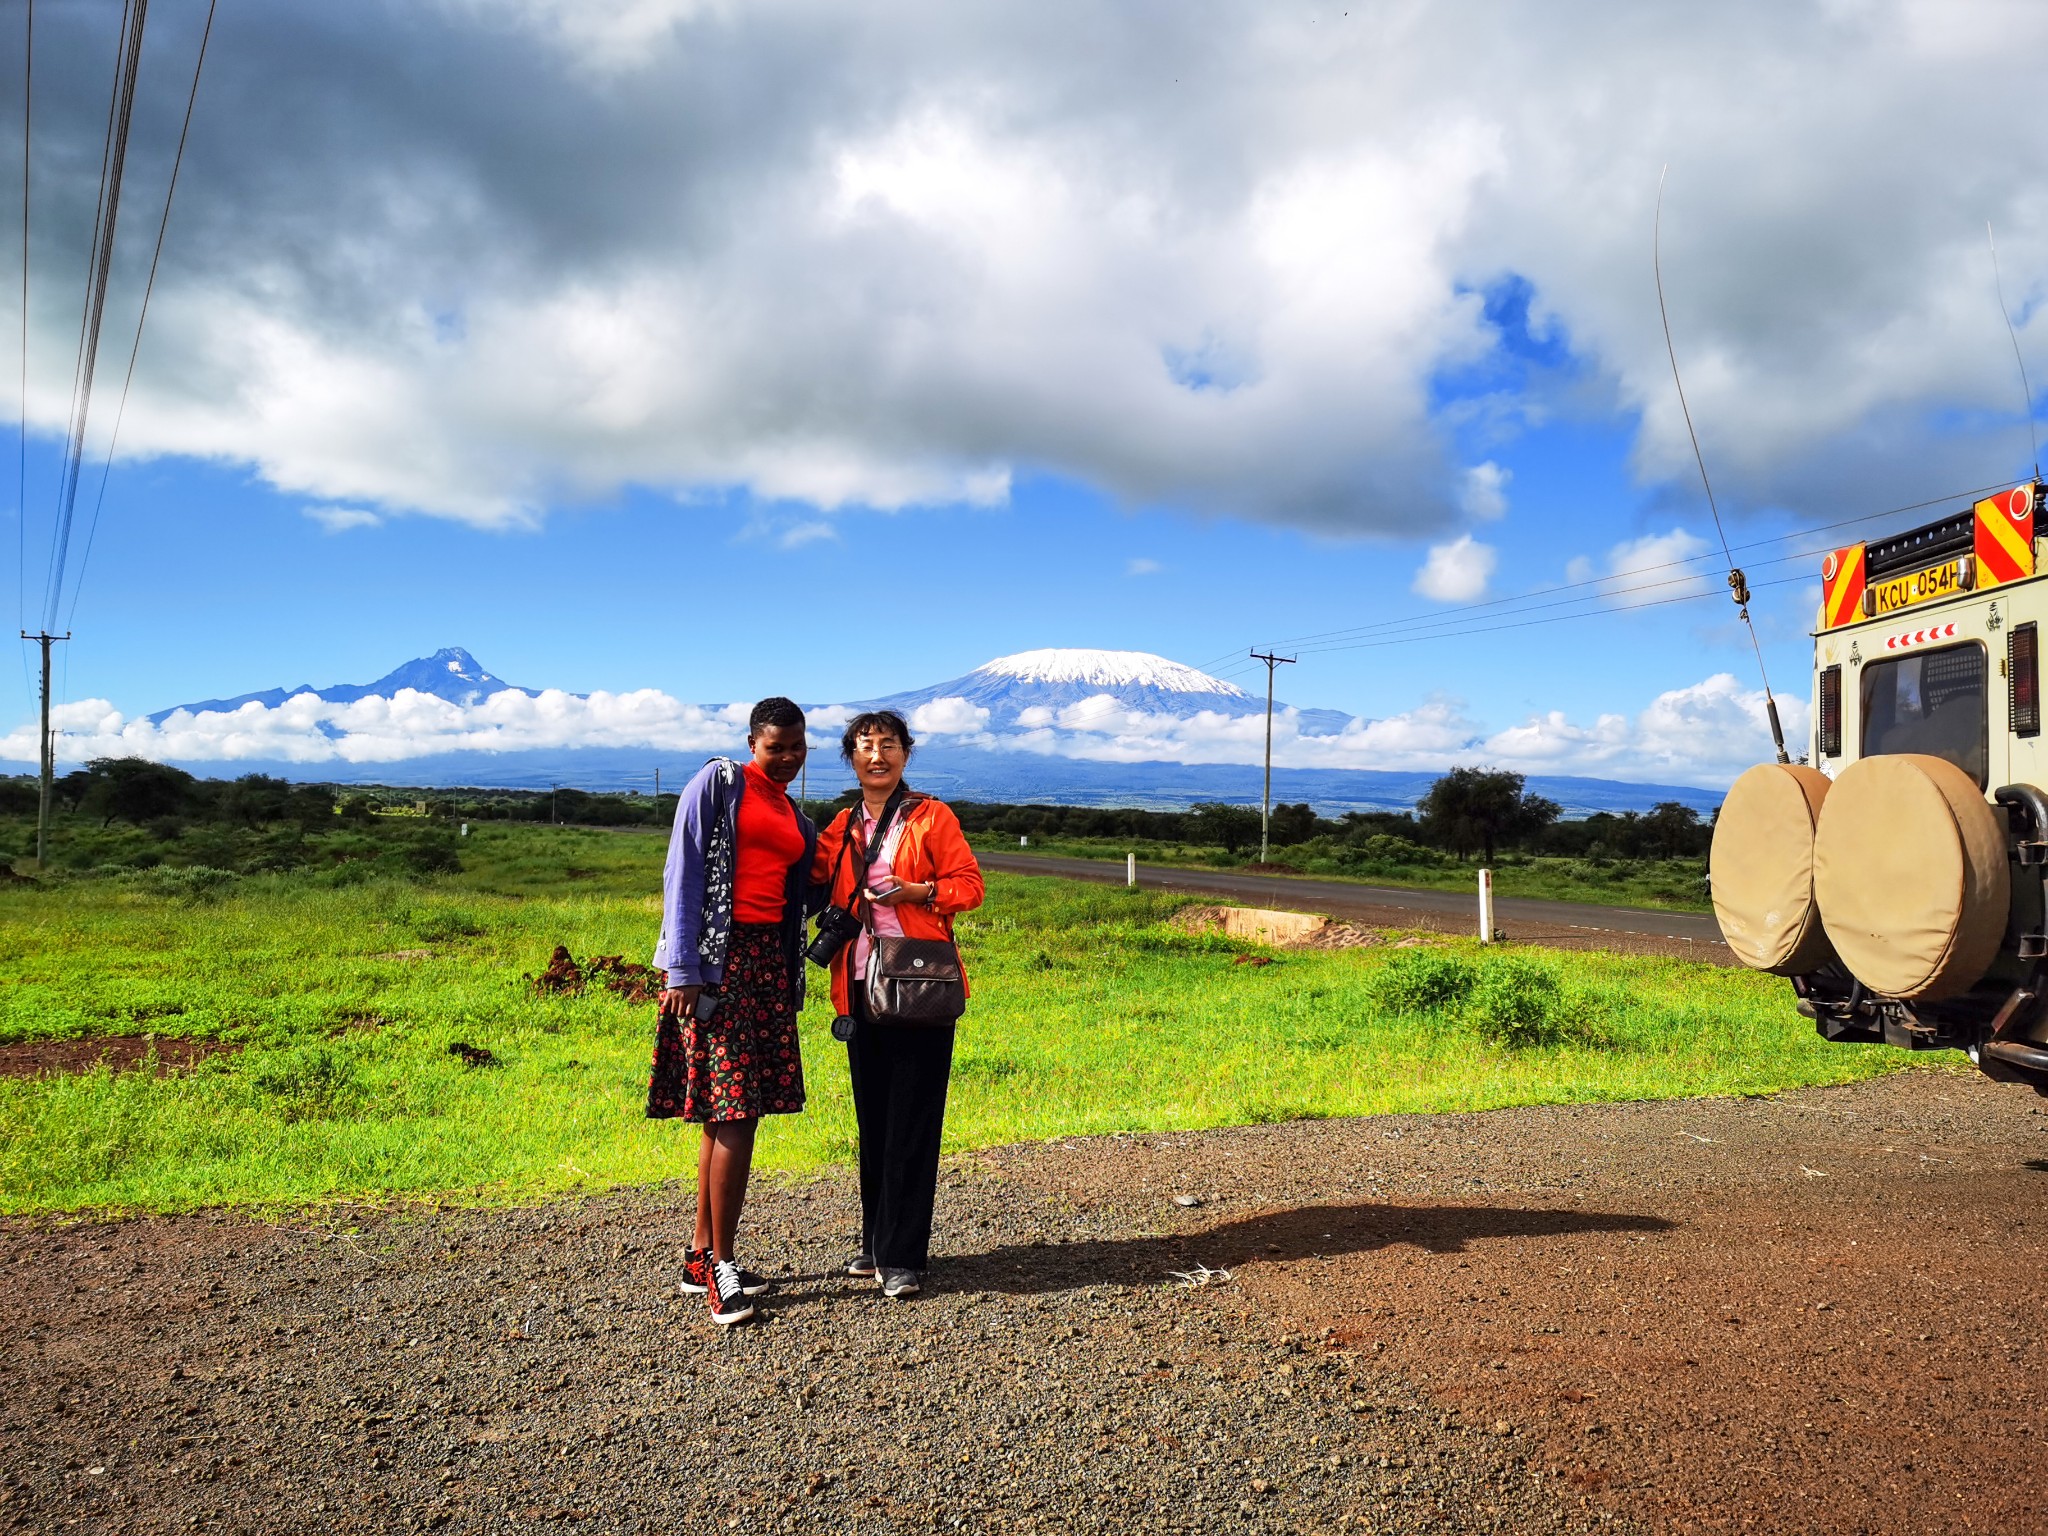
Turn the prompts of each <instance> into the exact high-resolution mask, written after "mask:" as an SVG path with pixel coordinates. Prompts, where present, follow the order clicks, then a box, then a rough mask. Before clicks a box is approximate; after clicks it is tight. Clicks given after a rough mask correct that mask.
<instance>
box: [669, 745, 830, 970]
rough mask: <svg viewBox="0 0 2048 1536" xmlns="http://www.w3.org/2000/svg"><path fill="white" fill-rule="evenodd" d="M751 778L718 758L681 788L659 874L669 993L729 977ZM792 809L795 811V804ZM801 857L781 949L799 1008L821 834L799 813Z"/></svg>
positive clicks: (786, 906)
mask: <svg viewBox="0 0 2048 1536" xmlns="http://www.w3.org/2000/svg"><path fill="white" fill-rule="evenodd" d="M746 789H747V777H746V774H745V773H743V772H742V771H741V769H740V765H739V764H738V763H736V762H734V761H733V760H732V759H731V758H729V757H714V758H712V759H711V761H710V762H708V763H706V764H705V765H704V766H703V767H702V768H700V769H699V770H698V771H697V775H696V777H695V778H693V779H691V780H690V782H689V783H688V784H686V785H684V786H683V792H682V794H681V796H680V797H679V798H678V799H677V801H676V821H675V830H674V831H673V832H671V833H670V834H669V840H668V862H667V863H666V864H665V865H663V866H662V871H661V940H660V942H659V943H657V944H656V945H655V946H654V965H655V968H656V969H657V970H660V971H664V972H666V973H667V976H668V984H669V985H670V986H672V987H702V986H713V987H715V986H717V985H718V984H719V983H720V982H721V981H723V980H724V979H725V954H726V946H727V945H728V944H729V943H730V942H731V939H732V883H733V862H734V852H735V850H736V848H737V847H738V843H739V817H740V799H741V797H742V796H744V795H745V794H746ZM790 808H791V809H792V810H796V807H795V806H794V805H792V806H791V807H790ZM796 824H797V826H798V827H799V828H800V829H801V830H802V832H803V834H804V853H803V857H802V859H800V860H799V861H798V862H796V863H794V864H792V865H790V867H789V883H788V885H787V887H786V899H785V900H784V902H783V908H782V944H783V949H784V950H785V951H786V952H787V954H788V956H789V972H790V979H791V981H792V983H793V984H794V985H795V987H796V1004H797V1006H798V1007H799V1008H801V1007H802V1006H803V1002H804V960H803V943H804V900H805V897H806V895H807V894H808V892H809V888H810V879H811V859H812V858H813V856H814V855H815V854H816V853H817V849H818V832H817V828H815V827H813V826H812V825H811V820H810V818H809V817H808V816H806V815H804V813H803V812H802V811H801V810H796Z"/></svg>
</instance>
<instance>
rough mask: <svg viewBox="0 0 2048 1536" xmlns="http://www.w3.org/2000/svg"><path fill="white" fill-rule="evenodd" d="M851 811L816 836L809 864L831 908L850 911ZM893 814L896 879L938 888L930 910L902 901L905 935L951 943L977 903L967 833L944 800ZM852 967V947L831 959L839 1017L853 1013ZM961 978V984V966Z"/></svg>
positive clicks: (919, 799) (909, 804)
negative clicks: (960, 915)
mask: <svg viewBox="0 0 2048 1536" xmlns="http://www.w3.org/2000/svg"><path fill="white" fill-rule="evenodd" d="M855 809H858V807H849V808H848V809H846V810H843V811H841V812H840V813H839V814H838V815H837V816H835V817H833V818H832V822H831V825H830V826H828V827H826V828H825V830H824V831H823V832H822V833H820V834H819V836H818V855H817V858H816V859H815V860H814V861H813V862H812V864H811V883H812V884H813V885H817V886H822V885H824V884H825V882H826V881H828V880H829V881H830V882H831V890H830V892H829V899H830V901H831V903H832V905H834V906H836V907H844V908H846V909H847V910H848V911H849V912H850V911H852V910H853V897H854V888H853V887H854V863H853V856H852V855H851V854H848V855H847V856H846V857H845V858H844V859H841V858H840V857H839V850H840V849H841V848H842V847H843V846H844V845H845V843H846V826H847V821H848V819H849V818H850V817H851V816H852V815H853V812H854V810H855ZM896 816H897V822H898V824H899V825H900V826H901V827H902V828H903V832H902V835H901V836H900V837H898V838H897V840H896V856H895V858H894V859H893V860H892V861H891V864H890V867H891V868H892V869H893V870H894V871H895V872H896V878H897V879H898V880H901V881H903V882H904V883H905V884H907V885H923V884H924V883H925V882H926V881H932V882H934V883H936V884H937V886H938V897H937V900H936V901H935V902H934V903H933V904H932V905H931V906H929V907H927V906H923V905H920V904H916V903H910V902H906V903H904V904H903V905H902V906H899V907H897V908H896V916H897V917H898V918H900V919H901V920H902V923H903V932H904V935H905V937H907V938H913V939H950V938H952V937H953V914H954V913H955V912H970V911H972V910H973V909H974V908H976V907H978V906H980V905H981V897H982V887H981V866H980V865H979V864H977V863H975V862H974V851H973V850H972V849H971V848H969V847H968V846H967V834H966V833H964V832H962V831H961V830H960V819H959V818H958V817H957V816H955V815H954V814H953V808H952V807H951V806H949V805H947V804H946V802H945V801H943V800H931V799H927V798H925V797H923V796H915V797H914V798H910V799H906V800H905V802H904V804H903V806H902V808H901V809H900V810H898V811H897V813H896ZM852 964H853V945H852V944H848V945H847V946H846V947H845V948H843V949H841V950H840V951H839V953H838V954H837V955H835V956H834V957H833V959H832V1003H833V1006H834V1007H836V1008H837V1009H838V1010H839V1011H840V1012H841V1013H847V1012H850V1011H851V1009H852V999H853V987H852V983H851V980H850V979H849V977H848V976H847V970H848V968H849V967H850V966H851V965H852ZM960 979H961V982H962V983H963V985H964V984H965V982H966V980H967V971H966V968H965V967H964V966H963V967H962V968H961V972H960Z"/></svg>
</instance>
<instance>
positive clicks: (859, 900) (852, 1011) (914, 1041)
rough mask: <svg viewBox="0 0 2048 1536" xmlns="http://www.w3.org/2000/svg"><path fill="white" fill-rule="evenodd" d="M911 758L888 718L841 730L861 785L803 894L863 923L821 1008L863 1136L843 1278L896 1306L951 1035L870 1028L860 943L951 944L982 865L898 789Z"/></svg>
mask: <svg viewBox="0 0 2048 1536" xmlns="http://www.w3.org/2000/svg"><path fill="white" fill-rule="evenodd" d="M915 745H916V742H915V741H914V740H913V739H912V738H911V734H910V728H909V727H908V726H907V725H906V724H905V723H904V720H903V717H902V716H901V715H899V714H897V713H896V712H895V711H893V710H875V711H870V712H868V713H866V714H861V715H856V716H854V718H853V719H852V720H851V721H849V722H848V724H847V727H846V734H845V735H844V736H843V737H842V738H841V740H840V743H839V751H840V755H841V756H842V757H844V758H845V759H846V761H847V763H848V764H849V765H850V766H851V767H852V768H853V773H854V778H855V779H856V780H857V781H858V782H859V785H860V802H859V803H858V804H856V805H853V806H849V807H848V808H847V809H846V810H844V811H841V812H840V813H839V815H838V816H836V817H835V818H833V820H832V823H831V825H830V826H828V827H826V828H825V830H824V832H823V834H822V835H821V836H820V837H819V839H818V852H817V857H816V860H815V862H814V863H813V864H812V866H811V881H812V885H813V888H814V891H815V892H816V893H817V894H818V895H821V896H823V897H824V898H825V899H827V900H829V902H830V903H831V905H833V906H835V907H839V908H841V909H842V910H844V911H846V912H850V913H852V914H854V915H855V916H856V917H859V918H862V919H863V920H864V922H863V931H862V932H861V933H860V934H859V935H857V936H856V937H855V938H853V939H852V940H851V941H850V942H849V943H847V944H846V945H844V947H842V948H841V949H840V951H839V952H838V954H836V955H835V956H833V959H832V1001H833V1002H834V1003H835V1004H836V1005H837V1006H838V1009H839V1012H840V1013H841V1014H842V1015H844V1016H846V1017H848V1018H851V1019H852V1020H853V1033H852V1037H851V1038H850V1039H848V1040H847V1043H846V1059H847V1068H848V1071H849V1073H850V1074H851V1076H852V1079H853V1113H854V1118H855V1120H856V1121H858V1123H859V1126H860V1209H861V1244H860V1251H859V1252H858V1253H856V1254H855V1255H854V1256H853V1258H852V1259H851V1260H849V1261H848V1263H847V1266H846V1272H847V1273H848V1274H850V1275H860V1276H873V1277H875V1278H876V1279H877V1280H878V1282H879V1283H880V1285H881V1288H882V1294H883V1295H885V1296H889V1297H892V1298H897V1299H901V1298H904V1297H908V1296H915V1295H916V1294H917V1293H918V1290H919V1289H920V1287H921V1286H922V1284H923V1280H924V1271H925V1268H926V1266H927V1264H928V1262H929V1259H930V1248H931V1237H932V1203H933V1200H934V1199H935V1198H936V1196H937V1194H938V1182H939V1139H940V1135H941V1133H942V1131H943V1130H944V1126H945V1118H946V1089H947V1086H948V1084H949V1082H950V1081H951V1078H952V1074H953V1026H952V1025H951V1024H892V1023H886V1022H883V1021H880V1020H876V1019H872V1018H870V1017H868V1013H867V1005H866V999H865V996H864V992H865V988H864V987H863V986H862V985H861V982H862V980H863V978H865V976H866V975H867V964H868V955H869V950H870V949H871V947H872V946H871V944H870V942H869V938H868V932H867V930H868V929H869V928H872V930H873V932H874V933H876V934H877V935H880V936H883V937H888V936H891V935H897V934H900V935H903V936H905V937H908V938H913V939H950V938H951V937H952V936H953V914H954V913H956V912H966V911H970V910H972V909H973V908H975V907H978V906H980V905H981V896H982V885H981V866H980V865H978V864H976V863H975V862H974V854H973V852H972V851H971V850H970V849H969V848H968V846H967V838H966V836H965V835H964V834H963V833H962V832H961V830H960V822H959V819H958V818H957V817H955V816H954V814H953V812H952V810H951V808H950V807H948V806H947V805H946V804H945V803H944V802H943V801H940V800H934V799H932V798H930V797H929V796H926V795H919V794H916V793H914V792H912V791H910V790H909V789H907V788H906V787H904V785H903V770H904V767H905V766H906V765H907V764H908V763H909V761H910V753H911V749H912V748H913V747H914V746H915ZM892 799H893V800H895V802H896V806H895V811H894V814H893V815H888V816H887V818H886V821H887V825H886V826H884V827H883V834H882V839H881V843H880V846H879V847H876V846H874V834H875V830H876V827H877V826H878V825H879V824H881V823H882V822H883V821H884V813H885V812H887V811H888V810H889V807H890V802H891V801H892ZM849 828H852V835H853V839H854V841H853V844H852V846H851V847H850V848H849V846H848V842H847V838H848V829H849ZM863 853H866V854H867V855H868V858H867V864H866V878H865V880H863V879H862V877H861V873H860V864H861V858H860V855H862V854H863ZM842 855H845V856H842ZM814 899H816V897H814ZM963 979H964V977H963Z"/></svg>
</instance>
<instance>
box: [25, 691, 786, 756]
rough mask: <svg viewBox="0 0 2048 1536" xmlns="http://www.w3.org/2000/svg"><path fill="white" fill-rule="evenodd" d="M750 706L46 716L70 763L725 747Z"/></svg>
mask: <svg viewBox="0 0 2048 1536" xmlns="http://www.w3.org/2000/svg"><path fill="white" fill-rule="evenodd" d="M750 708H751V706H750V705H745V704H736V705H729V706H727V707H725V708H723V709H716V710H710V709H705V708H703V707H701V706H699V705H695V704H682V703H679V702H677V701H676V700H675V699H672V698H670V697H669V696H668V695H667V694H665V693H662V692H660V691H659V690H657V689H653V688H642V689H638V690H635V691H634V692H631V693H593V694H589V695H586V696H582V697H579V696H577V695H575V694H570V693H563V692H560V691H559V690H556V689H548V690H546V691H544V692H542V693H538V694H527V693H521V692H518V691H517V690H508V691H506V692H503V693H494V694H492V695H491V696H490V697H489V698H487V699H484V700H482V701H481V702H479V703H476V704H471V705H467V706H464V705H458V704H451V703H449V702H448V701H447V700H445V699H439V698H435V697H434V696H432V695H431V694H424V693H418V692H415V691H414V690H413V689H410V688H405V689H401V690H399V692H398V694H397V695H396V697H394V698H389V699H385V698H378V697H374V696H373V697H370V698H366V699H360V700H357V701H356V702H355V703H352V704H330V703H327V702H325V701H324V700H322V699H319V698H317V697H315V696H313V695H312V694H301V695H299V696H298V697H296V698H291V699H287V700H285V702H284V703H282V704H280V705H278V706H277V707H275V708H269V707H266V706H264V705H262V704H245V705H243V706H242V707H241V708H240V709H237V710H233V711H230V712H218V711H209V712H207V713H205V714H200V715H193V714H189V713H187V712H186V711H184V710H178V711H176V712H174V713H172V714H171V715H169V716H167V717H166V718H165V719H164V720H163V722H162V723H161V724H153V723H151V722H150V721H149V720H147V719H133V720H131V719H129V718H127V717H126V716H124V715H123V714H122V713H121V712H120V711H119V710H117V709H115V708H114V707H113V706H112V705H111V704H109V703H108V702H107V701H106V700H104V699H88V700H83V701H81V702H78V703H74V704H67V705H63V706H61V707H59V708H56V709H53V710H52V711H51V712H50V715H51V724H52V726H53V727H54V729H55V731H56V732H57V735H58V737H59V742H58V755H59V756H60V757H62V758H63V759H64V760H65V761H66V762H81V761H84V760H86V759H89V758H94V757H128V756H134V757H149V758H156V759H159V760H168V761H175V762H225V763H233V762H237V761H272V762H288V763H298V764H309V765H310V764H317V763H324V762H343V763H377V762H402V761H404V760H405V759H407V758H413V757H423V756H426V755H427V754H429V753H436V752H482V753H489V752H522V751H531V750H535V749H541V748H562V747H629V746H653V747H671V748H677V749H690V750H699V749H703V750H715V749H721V748H728V749H729V748H733V747H736V746H737V745H738V744H739V742H740V741H741V739H742V738H744V736H745V735H746V719H747V713H748V710H749V709H750ZM735 711H737V712H738V713H737V718H735V715H734V712H735ZM35 757H36V728H35V726H34V724H33V723H24V724H23V725H21V726H19V727H18V728H16V729H15V730H14V731H13V732H11V733H10V734H8V735H7V736H4V737H0V758H7V759H14V760H18V761H23V762H32V761H34V760H35ZM480 766H481V764H480Z"/></svg>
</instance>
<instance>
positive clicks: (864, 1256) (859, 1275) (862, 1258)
mask: <svg viewBox="0 0 2048 1536" xmlns="http://www.w3.org/2000/svg"><path fill="white" fill-rule="evenodd" d="M846 1272H847V1273H848V1274H849V1275H852V1276H854V1277H855V1278H856V1279H860V1280H872V1279H874V1278H875V1256H874V1255H873V1254H872V1253H869V1252H868V1251H867V1249H865V1248H863V1249H861V1251H860V1252H859V1253H856V1254H855V1255H854V1256H853V1257H852V1258H850V1259H848V1260H847V1261H846Z"/></svg>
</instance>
